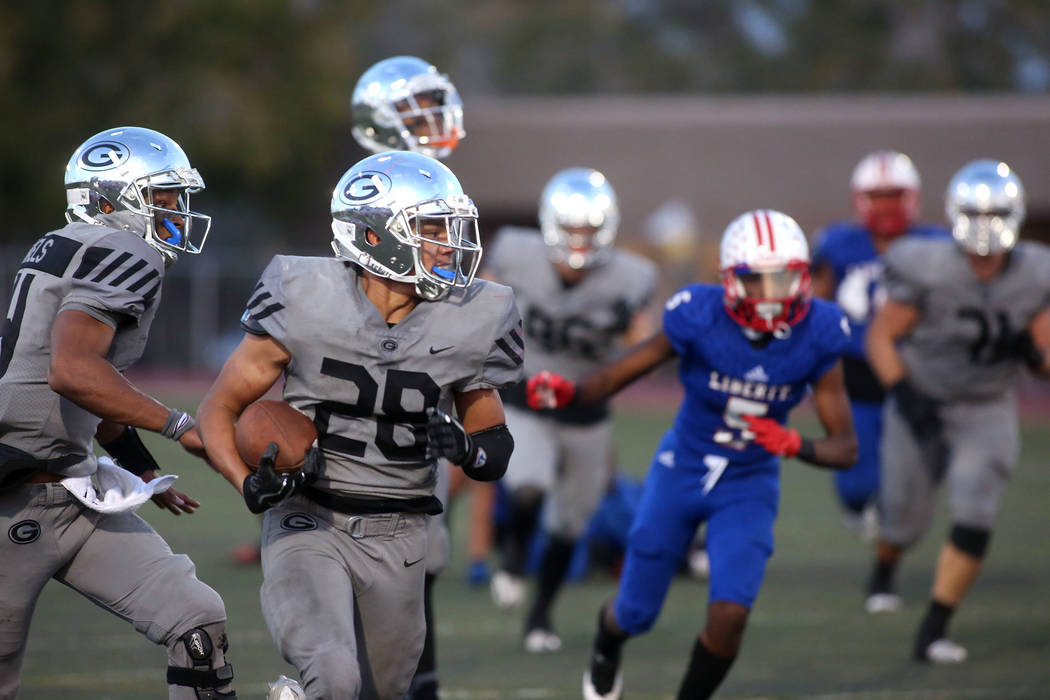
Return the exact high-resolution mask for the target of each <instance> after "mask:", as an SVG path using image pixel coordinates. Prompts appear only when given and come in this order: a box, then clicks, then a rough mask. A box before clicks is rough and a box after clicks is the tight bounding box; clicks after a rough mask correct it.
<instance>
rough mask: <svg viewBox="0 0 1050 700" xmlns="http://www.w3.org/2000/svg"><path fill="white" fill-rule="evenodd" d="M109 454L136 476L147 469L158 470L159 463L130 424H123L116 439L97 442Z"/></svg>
mask: <svg viewBox="0 0 1050 700" xmlns="http://www.w3.org/2000/svg"><path fill="white" fill-rule="evenodd" d="M99 444H100V445H101V446H102V449H104V450H105V451H106V452H108V453H109V456H110V457H112V458H113V459H115V460H116V461H117V462H118V463H119V464H120V466H122V467H124V468H125V469H127V470H128V471H129V472H131V473H132V474H134V475H136V476H142V474H143V472H147V471H149V470H151V469H152V470H153V471H157V472H159V471H160V465H158V464H157V460H155V459H153V455H151V454H150V453H149V450H147V449H146V446H145V445H143V444H142V438H140V437H139V434H138V431H136V430H135V429H134V428H132V427H131V426H130V425H129V426H125V428H124V430H123V431H121V433H120V435H118V436H117V439H116V440H110V441H109V442H107V443H101V442H100V443H99Z"/></svg>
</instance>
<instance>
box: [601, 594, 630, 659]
mask: <svg viewBox="0 0 1050 700" xmlns="http://www.w3.org/2000/svg"><path fill="white" fill-rule="evenodd" d="M606 605H612V603H611V602H610V603H606ZM627 639H628V637H621V636H619V635H617V634H613V633H612V632H610V631H609V630H607V629H606V627H605V605H603V606H601V607H600V608H599V609H598V634H597V635H595V637H594V650H595V651H596V652H598V653H599V654H601V655H602V656H604V657H605V658H607V659H615V660H617V661H619V659H620V650H621V649H623V644H624V642H626V641H627Z"/></svg>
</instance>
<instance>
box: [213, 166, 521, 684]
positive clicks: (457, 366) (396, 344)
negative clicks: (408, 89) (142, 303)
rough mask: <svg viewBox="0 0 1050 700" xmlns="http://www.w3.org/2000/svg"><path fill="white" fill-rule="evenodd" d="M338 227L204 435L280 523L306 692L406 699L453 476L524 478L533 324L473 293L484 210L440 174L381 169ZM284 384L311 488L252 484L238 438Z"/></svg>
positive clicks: (258, 317) (240, 359) (291, 645)
mask: <svg viewBox="0 0 1050 700" xmlns="http://www.w3.org/2000/svg"><path fill="white" fill-rule="evenodd" d="M331 212H332V229H333V231H334V234H335V238H334V241H333V244H332V246H333V249H334V250H335V257H334V258H320V257H287V256H277V257H275V258H274V259H273V261H272V262H271V263H270V265H269V267H267V268H266V270H265V271H264V272H263V275H262V278H261V279H260V281H259V284H258V285H257V286H256V289H255V291H254V292H253V294H252V297H251V299H250V300H249V302H248V305H247V309H246V311H245V313H244V316H243V317H242V321H241V322H242V326H243V327H244V330H245V331H246V333H245V336H244V339H243V340H242V342H241V344H240V345H239V346H238V347H237V349H236V350H235V351H234V353H233V355H232V356H231V357H230V358H229V359H228V360H227V362H226V364H225V366H224V367H223V369H222V372H221V373H220V375H219V377H218V379H217V380H216V382H215V384H214V385H213V386H212V388H211V390H210V391H209V392H208V395H207V396H206V397H205V399H204V402H203V403H202V404H201V407H200V411H199V420H200V430H201V436H202V438H203V440H204V444H205V446H206V448H207V450H208V455H209V456H210V457H211V458H212V460H213V461H214V463H215V464H216V465H217V467H218V469H219V470H220V471H221V472H222V473H223V475H224V476H225V477H226V478H227V479H228V480H229V481H230V482H231V483H232V484H233V485H234V486H235V487H236V488H237V489H238V490H239V491H241V492H242V494H243V496H244V500H245V502H246V504H247V505H248V508H249V509H250V510H251V511H253V512H257V513H258V512H263V511H265V513H266V515H265V519H264V524H263V547H262V564H263V586H262V592H261V599H262V608H263V615H264V617H265V618H266V622H267V625H268V626H269V628H270V631H271V634H272V635H273V638H274V642H275V643H276V645H277V648H278V650H279V651H280V652H281V654H282V655H283V656H284V657H285V658H286V659H288V660H289V661H290V662H291V663H293V664H294V665H295V666H296V668H298V669H299V673H300V675H301V677H302V679H303V686H304V688H305V690H306V693H307V695H308V696H309V697H324V698H334V697H358V694H359V693H360V694H361V697H380V698H399V697H403V696H404V695H405V693H406V692H408V690H409V686H410V682H411V680H412V676H413V673H414V671H415V668H416V663H417V661H418V659H419V656H420V652H421V650H422V648H423V638H424V633H425V630H426V625H425V624H424V607H423V591H424V565H423V563H422V562H423V559H424V557H425V556H426V546H427V542H426V520H425V518H426V515H427V514H436V513H439V512H440V511H441V503H440V501H439V500H438V499H437V498H435V496H434V485H435V481H436V478H437V477H436V469H437V461H438V459H439V458H447V459H448V460H449V461H451V462H452V463H453V464H456V465H459V466H460V467H461V468H462V469H463V470H464V471H465V472H466V474H467V475H468V476H469V477H471V478H473V479H477V480H494V479H498V478H499V477H501V476H502V475H503V473H504V471H505V470H506V467H507V461H508V460H509V458H510V453H511V450H512V448H513V440H512V438H511V435H510V432H509V431H508V430H507V427H506V425H505V419H504V415H503V406H502V404H501V403H500V399H499V394H498V393H497V389H498V388H500V387H501V386H503V385H505V384H509V383H513V382H516V381H519V380H520V379H521V376H522V362H523V361H522V355H521V348H522V338H521V320H520V317H519V316H518V311H517V307H516V306H515V304H514V294H513V292H511V290H510V289H508V288H507V287H504V286H502V285H498V284H494V283H491V282H486V281H482V280H478V281H474V274H475V271H476V268H477V265H478V262H479V258H480V255H481V247H480V245H479V243H478V238H477V210H476V209H475V207H474V205H473V203H472V202H471V201H470V199H469V198H468V197H467V196H466V195H465V194H464V193H463V189H462V187H461V186H460V184H459V181H458V180H457V179H456V177H455V175H453V174H452V172H451V171H450V170H449V169H448V168H446V167H445V166H444V165H442V164H441V163H440V162H438V161H436V160H434V159H432V158H429V157H427V156H423V155H420V154H416V153H407V152H400V151H395V152H390V153H381V154H377V155H373V156H370V157H368V158H365V159H364V160H362V161H360V162H359V163H357V164H356V165H354V166H353V167H351V168H350V169H349V170H347V172H346V173H345V174H344V175H343V177H342V178H341V179H340V181H339V183H338V185H337V186H336V188H335V190H334V192H333V195H332V203H331ZM282 375H284V377H285V384H284V399H285V400H286V401H288V402H289V403H291V404H292V405H293V406H295V407H296V408H298V409H299V410H301V411H303V412H304V413H305V414H306V415H308V416H310V417H311V418H312V419H313V421H314V424H315V426H316V427H317V432H318V444H317V446H316V447H314V448H311V450H310V451H309V453H308V454H307V459H306V461H305V464H304V466H303V467H302V468H300V469H299V470H297V471H294V472H291V473H284V474H278V473H275V472H274V470H273V467H272V465H273V462H272V459H264V460H263V462H262V464H261V466H260V467H259V469H258V470H257V471H255V472H251V471H249V469H248V467H247V465H245V464H244V462H242V461H241V459H240V457H239V455H238V453H237V449H236V447H235V444H234V422H235V421H236V419H237V416H238V415H239V414H240V413H241V411H243V410H244V408H245V407H246V406H247V405H249V404H250V403H252V402H253V401H255V400H257V399H258V398H259V397H260V396H262V395H263V394H264V392H265V391H266V390H267V389H268V388H269V387H270V385H271V384H273V382H274V381H275V380H276V379H277V378H278V377H280V376H282ZM453 407H455V411H456V413H457V415H458V418H459V419H458V420H457V419H456V418H453V417H452V416H451V415H450V413H451V412H452V411H453ZM272 447H276V445H274V446H272ZM270 452H271V456H272V454H273V449H272V448H271V451H270ZM322 455H323V459H322ZM355 626H356V627H358V628H359V630H360V636H358V635H357V634H356V633H355ZM366 660H367V662H366Z"/></svg>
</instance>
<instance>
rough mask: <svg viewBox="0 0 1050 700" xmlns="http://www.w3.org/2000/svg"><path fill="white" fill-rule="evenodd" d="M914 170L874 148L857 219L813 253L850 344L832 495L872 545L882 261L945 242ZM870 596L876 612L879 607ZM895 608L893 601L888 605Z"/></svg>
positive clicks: (837, 226)
mask: <svg viewBox="0 0 1050 700" xmlns="http://www.w3.org/2000/svg"><path fill="white" fill-rule="evenodd" d="M920 184H921V183H920V180H919V171H918V170H916V169H915V165H914V164H913V163H912V161H911V158H909V157H908V156H906V155H905V154H903V153H899V152H897V151H875V152H873V153H869V154H868V155H866V156H864V158H863V159H861V161H860V162H859V163H857V167H856V168H854V169H853V175H852V177H851V178H850V189H851V190H852V191H853V208H854V210H855V212H856V215H857V220H856V221H843V222H837V223H834V224H831V225H830V226H828V227H827V228H826V229H824V231H823V232H822V233H821V235H820V239H819V242H818V243H817V246H816V252H815V253H814V255H813V295H814V296H817V297H820V298H822V299H830V300H832V301H834V302H835V303H836V304H838V306H839V308H840V309H842V311H843V312H844V313H845V314H846V318H848V319H849V324H850V345H849V349H848V350H847V352H846V354H845V355H843V356H842V369H843V372H844V375H845V379H846V392H847V393H848V394H849V400H850V410H851V411H852V413H853V428H854V430H856V432H857V443H858V446H859V451H858V455H857V463H856V464H855V465H853V466H852V467H851V468H849V469H846V470H843V471H837V472H835V477H834V479H835V492H836V494H837V496H838V500H839V505H840V506H841V508H842V511H843V514H844V517H845V522H846V525H847V527H849V528H850V529H851V530H853V531H854V532H856V533H857V534H858V535H860V537H861V538H863V539H864V540H866V541H868V542H870V541H872V540H874V539H875V536H876V532H877V530H878V516H877V514H876V512H875V503H876V501H877V500H878V495H879V438H880V437H881V436H882V402H883V398H884V397H885V391H884V390H883V388H882V384H881V383H879V380H878V379H876V378H875V375H874V374H873V373H872V371H871V367H869V366H868V361H867V358H866V357H865V355H864V338H865V336H866V335H867V331H868V323H870V322H871V319H872V318H873V317H874V316H875V312H876V311H878V309H879V307H880V306H881V305H882V302H883V300H884V299H885V298H886V289H885V287H884V285H883V283H882V256H883V254H885V252H886V249H887V248H888V247H889V246H890V243H892V242H893V241H895V240H898V239H900V238H901V237H902V236H920V237H927V238H928V237H936V236H940V237H943V238H947V237H948V232H947V231H946V230H944V229H943V228H940V227H936V226H925V225H920V224H916V223H915V217H916V215H917V214H918V212H919V188H920ZM883 601H885V602H889V599H873V601H872V602H873V604H874V605H876V607H875V608H873V609H871V610H870V611H869V612H880V611H881V610H880V609H879V608H878V607H877V606H878V604H879V603H880V602H883ZM891 604H892V603H891Z"/></svg>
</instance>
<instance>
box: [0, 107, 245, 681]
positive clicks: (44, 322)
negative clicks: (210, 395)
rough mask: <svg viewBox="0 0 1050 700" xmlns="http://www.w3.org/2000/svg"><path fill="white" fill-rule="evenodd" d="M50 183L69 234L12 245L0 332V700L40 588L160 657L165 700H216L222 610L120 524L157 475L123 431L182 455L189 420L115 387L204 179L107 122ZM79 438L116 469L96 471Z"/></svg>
mask: <svg viewBox="0 0 1050 700" xmlns="http://www.w3.org/2000/svg"><path fill="white" fill-rule="evenodd" d="M65 187H66V199H67V202H68V207H67V209H66V220H67V221H68V222H69V223H68V225H67V226H65V227H64V228H61V229H59V230H57V231H54V232H52V233H49V234H47V235H45V236H44V237H43V238H41V239H40V240H38V241H37V242H36V243H34V244H33V246H32V248H30V249H29V252H28V253H27V254H26V256H25V258H24V259H23V260H22V264H21V266H20V267H19V270H18V273H17V274H16V275H15V285H14V292H13V294H12V296H11V300H10V303H9V305H8V306H7V316H6V318H5V319H4V323H3V328H2V330H0V530H3V531H4V532H6V533H8V536H7V537H5V538H2V539H0V560H2V561H3V574H0V601H2V603H0V605H2V607H3V614H0V697H3V698H11V697H14V695H15V693H16V692H17V690H18V686H19V671H20V668H21V665H22V659H23V656H24V654H25V642H26V636H27V634H28V631H29V622H30V618H31V616H32V612H33V607H34V605H35V604H36V601H37V597H38V596H39V595H40V592H41V590H42V589H43V587H44V585H45V584H46V583H47V581H48V579H52V578H53V579H55V580H57V581H61V582H62V583H64V584H65V585H67V586H69V587H70V588H72V589H73V590H75V591H77V592H79V593H81V594H82V595H83V596H85V597H86V598H88V599H89V600H91V601H92V602H93V603H95V604H97V605H100V606H102V607H104V608H105V609H106V610H109V611H110V612H112V613H113V614H115V615H118V616H120V617H121V618H122V619H124V620H127V621H129V622H131V623H132V624H133V625H134V626H135V629H136V630H137V631H139V632H141V633H143V634H145V635H146V637H147V638H148V639H149V640H150V641H151V642H154V643H156V644H163V645H164V646H166V647H167V649H168V672H167V681H168V684H169V697H170V698H179V699H185V700H190V699H191V698H197V699H198V700H199V699H201V698H209V699H212V700H216V699H218V698H232V697H235V695H234V692H233V691H232V690H231V689H230V683H231V681H232V679H233V670H232V668H231V667H230V665H229V664H228V663H227V662H226V660H225V656H224V655H225V652H226V649H227V643H226V632H225V627H226V610H225V606H224V605H223V602H222V599H221V598H220V597H219V594H218V593H216V592H215V591H214V590H212V589H211V588H209V587H208V586H207V585H205V584H203V583H201V582H200V581H199V580H198V579H197V576H196V574H195V573H194V565H193V562H192V561H190V559H189V557H187V556H186V555H184V554H172V552H171V549H170V548H169V547H168V545H167V543H166V542H165V541H164V540H163V539H162V538H161V537H160V535H158V534H157V533H156V532H155V531H154V530H153V528H152V527H150V526H149V525H148V524H147V523H146V522H145V521H144V520H142V519H141V518H140V517H138V516H137V515H135V514H134V507H135V506H136V505H138V504H139V503H141V502H142V500H144V497H143V498H141V499H138V500H136V499H135V498H134V496H135V494H136V493H139V494H141V493H143V492H146V493H150V492H153V491H154V490H156V489H155V488H153V487H150V485H149V484H148V483H147V484H144V483H143V481H145V482H151V481H154V480H155V479H157V476H158V471H159V467H158V466H157V463H156V461H155V460H154V459H153V457H152V456H151V455H150V453H149V451H148V450H147V449H146V447H145V445H144V444H143V443H142V441H141V439H140V438H139V436H138V433H137V432H136V429H137V428H140V429H144V430H151V431H154V432H157V433H160V434H162V435H163V436H164V437H166V438H169V439H171V440H175V441H177V442H178V443H179V444H181V445H182V447H184V448H185V449H186V450H187V451H189V452H191V453H193V454H195V455H203V446H202V445H201V441H200V438H199V436H198V434H197V431H196V430H195V429H194V423H193V419H192V418H191V417H190V416H189V415H188V414H186V413H184V412H183V411H180V410H178V409H172V408H168V407H167V406H165V405H164V404H162V403H160V402H159V401H157V400H156V399H154V398H152V397H150V396H148V395H146V394H144V393H143V392H142V391H141V390H139V389H138V388H137V387H135V386H134V385H133V384H132V383H131V382H129V381H128V380H127V379H126V378H125V377H124V375H123V372H124V370H126V369H127V368H128V367H130V366H131V365H133V364H134V363H135V362H136V361H137V360H138V359H139V357H140V355H141V354H142V350H143V348H144V347H145V344H146V338H147V336H148V335H149V330H150V326H151V324H152V323H153V318H154V315H155V314H156V312H157V305H158V303H159V302H160V294H161V285H162V283H163V281H164V274H165V271H166V270H167V268H168V267H169V266H170V265H171V264H172V263H174V262H175V260H176V258H177V257H178V254H180V253H190V254H196V253H200V252H201V249H202V248H203V247H204V241H205V238H206V236H207V235H208V229H209V228H210V226H211V219H210V217H208V216H206V215H204V214H198V213H196V212H193V211H191V210H190V208H189V202H190V194H191V193H195V192H199V191H200V190H203V189H204V181H203V180H202V179H201V177H200V175H199V174H198V173H197V171H196V170H195V169H194V168H193V167H191V166H190V162H189V160H188V159H187V157H186V154H185V153H184V152H183V150H182V148H180V147H179V145H178V144H177V143H175V142H174V141H173V140H171V139H170V138H168V137H167V136H165V135H164V134H160V133H158V132H156V131H152V130H150V129H143V128H139V127H123V128H117V129H108V130H106V131H103V132H101V133H98V134H96V135H95V136H92V137H91V138H89V139H88V140H87V141H85V142H84V143H83V144H82V145H81V146H80V147H79V148H77V149H76V151H75V152H74V153H73V156H72V157H71V158H70V160H69V164H68V165H67V166H66V175H65ZM93 438H94V439H96V440H97V441H98V442H99V444H100V445H102V447H103V448H104V449H105V450H106V451H107V452H108V453H109V454H110V455H111V456H112V457H113V458H115V459H116V460H117V463H113V462H111V461H109V460H108V458H103V459H96V458H95V455H94V451H93V449H92V439H93ZM124 470H126V472H125V471H124ZM96 471H97V472H98V474H99V483H100V485H101V486H102V487H103V488H106V493H105V494H104V497H103V494H98V493H96V490H95V487H94V486H93V485H91V484H90V478H91V476H92V475H93V474H95V473H96ZM127 472H130V473H127ZM134 475H137V477H136V476H134ZM169 479H170V477H169ZM159 481H160V480H158V482H159ZM107 484H120V485H121V487H119V488H118V487H117V486H112V487H108V488H107V486H106V485H107ZM153 500H154V502H155V503H156V504H157V505H158V506H160V507H161V508H164V509H167V510H169V511H171V512H172V513H174V514H176V515H178V514H179V513H193V512H194V510H196V508H197V506H198V505H199V504H198V503H197V502H196V501H195V500H193V499H192V498H190V497H188V496H186V495H185V494H181V493H179V492H177V491H174V490H173V489H168V490H166V491H162V492H160V493H157V494H156V495H154V496H153ZM118 504H120V505H118Z"/></svg>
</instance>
